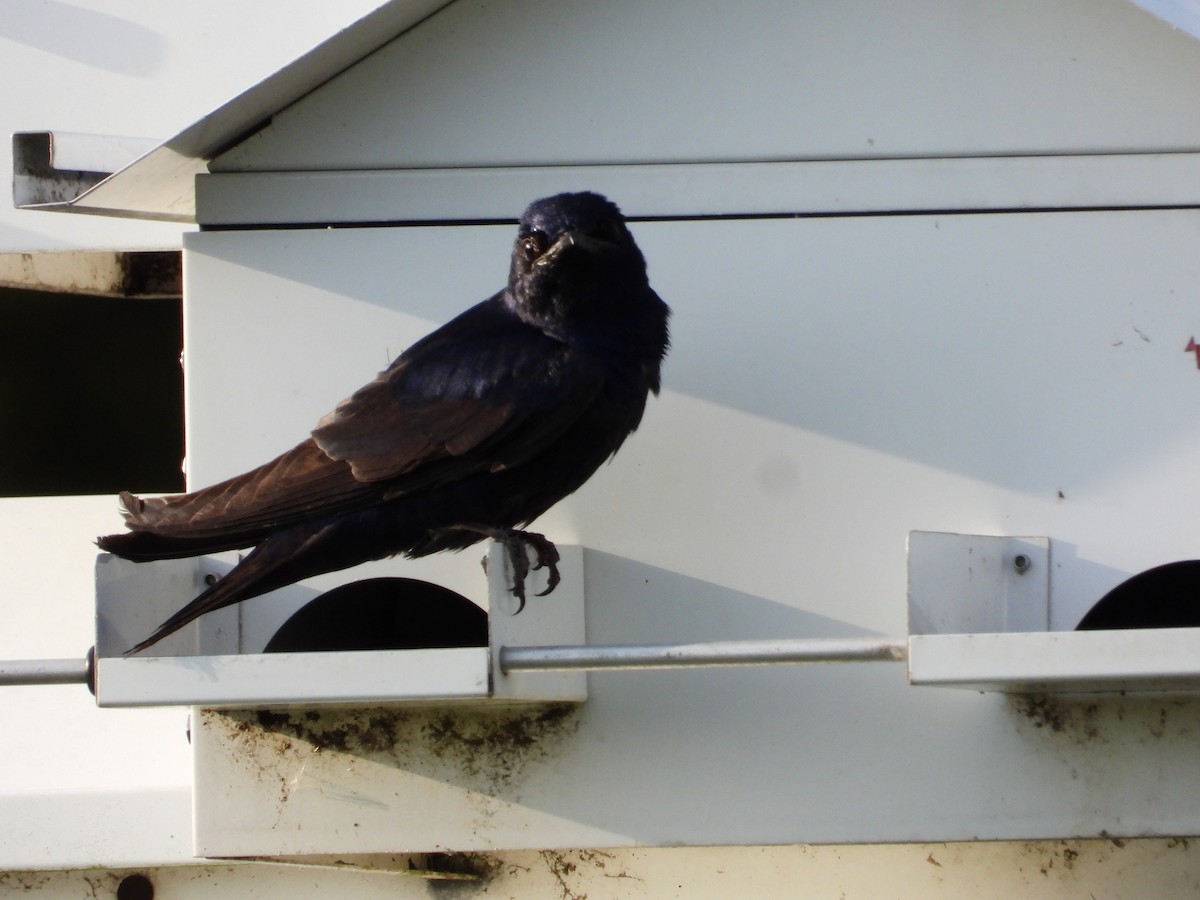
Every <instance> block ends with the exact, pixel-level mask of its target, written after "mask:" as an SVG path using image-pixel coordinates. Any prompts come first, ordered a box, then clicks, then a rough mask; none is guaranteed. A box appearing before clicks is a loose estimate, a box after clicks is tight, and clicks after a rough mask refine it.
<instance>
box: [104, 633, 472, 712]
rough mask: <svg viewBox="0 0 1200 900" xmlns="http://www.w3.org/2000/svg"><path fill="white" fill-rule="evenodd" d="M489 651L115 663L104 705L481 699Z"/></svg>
mask: <svg viewBox="0 0 1200 900" xmlns="http://www.w3.org/2000/svg"><path fill="white" fill-rule="evenodd" d="M488 669H489V658H488V651H487V648H486V647H454V648H442V649H437V650H404V651H373V650H362V651H341V652H331V653H256V654H235V655H230V656H150V657H130V658H121V657H109V658H105V659H100V660H98V661H97V663H96V676H97V680H98V682H102V683H101V684H100V685H99V687H98V691H97V695H98V696H97V700H98V701H99V703H100V705H101V706H172V705H174V706H192V705H197V704H203V705H205V706H209V707H225V706H237V707H247V706H261V707H271V706H286V705H291V704H296V703H297V702H298V701H300V702H304V703H308V704H311V705H313V706H323V705H326V704H329V703H356V704H359V705H369V704H372V703H383V702H388V701H394V700H395V699H396V698H397V697H398V696H402V697H403V698H404V699H405V700H408V701H414V702H419V701H424V702H428V701H430V700H431V699H436V700H446V701H450V700H464V699H475V700H479V699H483V698H486V697H487V696H488Z"/></svg>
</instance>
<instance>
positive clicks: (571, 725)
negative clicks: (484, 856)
mask: <svg viewBox="0 0 1200 900" xmlns="http://www.w3.org/2000/svg"><path fill="white" fill-rule="evenodd" d="M578 710H579V707H578V706H576V705H575V704H567V703H557V704H540V705H536V706H534V705H520V706H510V707H504V708H497V709H483V710H481V709H467V708H465V707H464V708H462V709H447V708H440V709H414V710H408V709H393V708H367V709H344V710H343V709H328V710H319V711H318V710H257V711H253V710H248V711H247V710H228V711H218V710H206V711H205V713H204V716H205V717H206V719H205V722H204V725H205V727H210V728H217V729H219V730H220V732H221V733H223V734H224V735H227V736H228V739H229V740H231V741H232V742H234V743H235V744H236V745H238V751H237V754H236V755H237V757H238V758H240V759H243V760H246V761H250V760H257V764H258V765H259V766H260V768H261V775H262V777H264V778H278V779H280V790H281V801H285V802H286V800H287V796H288V793H289V789H290V788H289V778H291V780H292V781H294V780H295V779H294V777H291V776H292V774H294V773H295V772H296V770H297V766H299V765H302V764H303V761H304V759H306V758H308V757H309V756H312V755H316V754H340V755H344V756H348V757H353V758H358V759H363V760H370V761H372V762H375V763H383V764H386V765H391V766H394V767H396V768H400V769H407V770H411V771H414V772H416V773H419V774H423V775H429V776H432V777H438V778H442V779H445V780H449V781H453V782H455V783H459V784H461V785H462V786H464V787H468V788H470V789H473V790H480V791H485V792H486V793H489V794H493V795H495V794H503V793H511V792H512V790H513V789H514V788H515V787H516V786H518V785H519V783H520V782H521V781H522V779H523V777H524V775H525V773H526V771H527V769H528V767H529V765H530V764H531V763H532V762H535V761H536V760H539V759H545V758H548V757H552V756H553V755H554V754H555V753H556V752H557V750H556V747H557V746H558V745H559V744H560V743H561V742H562V741H564V740H567V739H568V738H570V736H572V735H573V734H574V733H575V732H576V731H577V730H578V728H579V716H578ZM281 763H283V764H281Z"/></svg>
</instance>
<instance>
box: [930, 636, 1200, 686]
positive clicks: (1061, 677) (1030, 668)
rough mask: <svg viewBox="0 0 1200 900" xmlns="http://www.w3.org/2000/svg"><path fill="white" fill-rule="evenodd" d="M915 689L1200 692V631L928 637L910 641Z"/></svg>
mask: <svg viewBox="0 0 1200 900" xmlns="http://www.w3.org/2000/svg"><path fill="white" fill-rule="evenodd" d="M908 676H909V681H911V682H912V683H913V684H920V685H942V686H945V687H962V688H969V689H971V690H977V691H982V690H1000V691H1013V692H1019V693H1027V694H1028V693H1039V692H1041V693H1045V692H1048V691H1081V692H1096V691H1179V690H1186V691H1191V692H1195V691H1196V690H1197V689H1200V628H1158V629H1144V630H1142V629H1130V630H1122V631H1060V632H1054V631H1051V632H1041V633H1024V634H1023V633H1019V632H1013V633H1010V634H921V635H913V636H912V637H911V638H910V639H909V653H908Z"/></svg>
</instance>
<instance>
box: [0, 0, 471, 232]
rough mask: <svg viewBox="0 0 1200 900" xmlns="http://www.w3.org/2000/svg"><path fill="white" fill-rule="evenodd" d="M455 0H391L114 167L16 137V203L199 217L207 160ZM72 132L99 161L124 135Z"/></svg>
mask: <svg viewBox="0 0 1200 900" xmlns="http://www.w3.org/2000/svg"><path fill="white" fill-rule="evenodd" d="M450 2H452V0H389V2H387V3H384V4H382V5H381V6H379V7H378V8H376V9H375V10H373V11H372V12H370V13H368V14H367V15H365V16H363V17H362V18H361V19H359V20H358V21H356V22H354V23H352V24H351V25H349V26H347V27H346V28H344V29H342V30H341V31H339V32H337V33H336V34H334V35H333V36H331V37H330V38H329V39H327V40H325V41H323V42H322V43H320V44H318V45H317V46H316V47H314V48H313V49H311V50H309V51H308V52H307V53H305V54H303V55H302V56H300V57H298V58H297V59H296V60H295V61H293V62H291V63H289V64H288V65H287V66H285V67H283V68H282V69H280V70H278V71H277V72H275V73H274V74H272V75H269V76H267V77H266V78H265V79H263V80H262V81H260V82H259V83H258V84H256V85H254V86H253V87H251V88H250V89H249V90H246V91H244V92H243V93H241V94H239V95H238V96H236V97H234V98H233V99H232V100H230V101H229V102H228V103H226V104H224V105H223V106H221V107H219V108H217V109H216V110H213V111H212V112H211V113H209V114H208V115H206V116H204V117H203V118H202V119H200V120H199V121H197V122H196V123H194V124H193V125H191V126H189V127H188V128H185V129H184V130H183V131H181V132H180V133H179V134H177V135H175V136H174V137H173V138H170V139H169V140H167V141H164V142H163V143H161V144H159V145H158V146H155V147H153V148H152V149H150V150H148V152H145V153H143V154H142V155H140V156H138V157H137V158H135V159H134V160H133V161H132V162H130V163H129V164H128V165H126V166H124V167H122V168H119V169H116V170H115V171H111V167H106V166H101V165H99V164H97V165H96V166H92V165H88V164H87V163H86V162H83V161H81V160H78V159H75V160H72V161H71V164H70V167H69V168H68V167H64V168H59V167H58V166H56V165H55V162H56V154H55V152H54V145H55V139H54V135H52V134H51V133H48V132H31V133H22V134H15V135H13V204H14V205H15V206H16V207H18V208H20V209H40V210H58V211H62V212H76V213H90V214H95V215H110V216H121V217H125V218H136V219H157V220H163V221H169V222H192V221H194V220H195V216H196V203H195V189H194V181H195V176H196V175H198V174H200V173H202V172H205V171H207V166H208V161H209V160H211V159H212V158H213V157H215V156H217V155H219V154H220V153H221V152H223V151H224V150H226V149H228V148H229V147H231V146H232V145H234V144H236V143H237V142H238V141H240V140H242V139H243V138H245V137H246V136H248V135H249V134H251V133H253V132H254V131H257V130H258V129H259V128H261V127H262V126H263V125H264V124H265V123H267V122H268V121H270V119H271V117H272V116H273V115H274V114H275V113H277V112H279V111H280V110H281V109H284V108H285V107H287V106H289V105H291V104H292V103H294V102H295V101H296V100H298V99H300V98H301V97H303V96H304V95H305V94H307V93H309V92H310V91H312V90H314V89H315V88H317V87H319V86H320V85H322V84H324V83H325V82H326V81H328V80H329V79H331V78H333V77H335V76H336V75H338V74H339V73H340V72H342V71H344V70H345V69H347V68H348V67H350V66H352V65H353V64H354V63H356V62H357V61H358V60H360V59H362V58H363V57H365V56H367V55H369V54H371V53H373V52H374V51H375V50H378V49H379V48H380V47H382V46H383V45H384V44H386V43H388V42H389V41H391V40H393V39H394V38H395V37H397V36H398V35H400V34H402V33H403V32H405V31H407V30H408V29H410V28H412V27H413V26H414V25H417V24H418V23H420V22H421V21H422V20H424V19H425V18H427V17H428V16H430V15H432V14H433V13H435V12H437V11H438V10H439V9H441V8H442V7H444V6H446V5H448V4H449V3H450ZM63 137H64V138H66V137H68V136H65V135H64V136H63ZM69 137H70V140H69V141H65V142H64V143H69V144H72V145H74V146H79V145H80V144H81V143H82V144H83V146H85V147H87V148H88V149H90V150H91V151H92V152H94V153H95V154H96V158H97V159H104V158H105V157H111V154H112V150H113V147H114V146H121V144H120V143H119V141H120V140H123V139H112V140H108V139H104V138H84V137H83V136H78V135H71V136H69ZM81 138H82V140H81ZM125 146H128V144H126V145H125ZM60 162H61V161H60Z"/></svg>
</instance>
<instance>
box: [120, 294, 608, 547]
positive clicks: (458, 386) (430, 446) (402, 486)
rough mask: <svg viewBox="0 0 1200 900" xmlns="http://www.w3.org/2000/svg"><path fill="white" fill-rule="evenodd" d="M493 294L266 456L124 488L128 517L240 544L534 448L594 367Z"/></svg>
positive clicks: (589, 390) (554, 432)
mask: <svg viewBox="0 0 1200 900" xmlns="http://www.w3.org/2000/svg"><path fill="white" fill-rule="evenodd" d="M494 301H495V298H493V300H492V301H484V303H481V304H479V305H478V306H476V307H473V308H472V309H470V310H468V311H467V312H466V313H463V314H462V315H461V316H459V317H458V318H457V319H454V320H453V321H451V322H449V323H447V324H446V325H444V326H443V327H442V328H440V329H438V330H437V331H435V332H433V333H432V334H431V335H429V336H428V337H426V338H424V339H423V340H421V341H419V342H418V343H416V344H414V345H413V346H412V347H411V348H410V349H409V350H408V351H406V352H405V353H404V354H403V355H402V356H401V357H400V358H399V359H397V360H396V362H395V363H393V365H392V366H390V367H389V368H388V369H387V370H386V371H384V372H382V373H381V374H380V375H379V377H378V378H376V379H375V380H374V381H372V382H371V383H370V384H368V385H366V386H365V387H363V388H362V389H361V390H359V391H357V392H356V393H355V394H354V395H353V396H351V397H350V398H349V399H347V400H345V401H343V402H342V403H341V404H339V405H338V407H337V409H336V410H334V411H333V412H332V413H330V414H329V415H328V416H326V417H325V418H324V419H323V420H322V421H321V423H320V424H319V425H318V426H317V428H316V429H315V430H314V431H313V434H312V437H311V438H310V439H308V440H306V441H304V442H303V443H301V444H300V445H298V446H297V447H295V448H294V449H292V450H289V451H288V452H287V453H285V454H283V455H282V456H280V457H278V458H277V459H274V460H272V461H271V462H269V463H266V464H264V465H262V466H259V467H258V468H257V469H254V470H252V471H249V472H246V473H245V474H243V475H239V476H236V477H234V478H231V479H229V480H228V481H224V482H222V483H220V484H216V485H213V486H211V487H208V488H204V489H202V490H199V491H195V492H193V493H190V494H185V495H182V496H177V497H164V498H154V499H146V500H142V499H139V498H137V497H133V496H132V495H123V496H122V502H123V503H124V504H125V507H126V520H127V524H128V526H129V528H130V529H131V530H133V531H137V532H151V533H153V534H158V535H164V536H171V537H175V538H181V537H187V538H189V539H192V540H200V539H202V538H205V537H207V536H211V537H213V538H220V539H222V540H224V541H225V542H226V543H228V542H229V541H231V540H234V539H238V540H240V541H241V542H242V543H241V544H239V545H246V544H249V543H254V542H255V541H257V540H258V539H259V538H260V537H261V536H262V534H263V533H264V531H265V530H267V529H272V528H277V527H279V526H283V525H288V524H291V523H294V522H298V521H303V520H307V519H313V518H315V517H319V516H323V515H326V514H329V513H333V512H338V511H345V510H349V509H354V508H360V507H362V506H364V505H369V504H371V503H377V502H380V501H381V500H386V499H390V498H392V497H395V496H399V495H400V494H404V493H408V492H411V491H415V490H420V489H425V488H431V487H436V486H438V485H440V484H445V483H447V482H449V481H453V480H454V479H456V478H461V477H463V476H465V475H468V474H471V473H473V472H478V471H497V470H499V469H503V468H507V467H511V466H514V465H518V464H519V463H521V462H524V461H525V460H527V459H529V458H531V457H533V456H535V455H536V454H537V453H539V452H540V451H541V450H542V449H544V448H545V447H546V446H547V444H549V443H550V442H551V441H553V439H554V438H555V437H557V436H558V435H559V434H561V433H562V432H563V431H564V430H565V429H566V428H568V427H569V426H570V425H571V423H572V422H574V421H575V420H576V418H577V417H578V416H579V415H580V413H581V412H583V410H585V409H586V408H587V406H588V404H589V402H590V401H591V400H592V398H593V397H594V396H595V395H596V393H597V392H598V391H599V389H600V386H601V384H602V375H601V373H600V372H599V370H598V369H596V368H595V367H594V366H592V365H590V364H589V363H588V362H587V360H586V359H584V358H582V357H580V356H579V355H578V354H576V353H574V351H572V350H571V348H569V347H567V346H566V345H564V344H561V343H559V342H557V341H554V340H552V339H550V338H547V337H545V336H544V335H542V334H541V332H539V331H537V330H536V329H533V328H530V327H529V326H527V325H524V324H523V323H521V322H520V320H518V319H516V318H515V317H514V316H511V315H509V314H508V313H507V312H506V311H505V310H503V308H502V307H501V306H500V305H499V304H498V303H496V302H494ZM189 549H190V545H189V546H186V547H185V546H183V545H181V548H180V553H183V552H184V551H186V550H189ZM156 552H161V550H159V549H158V548H156Z"/></svg>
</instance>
